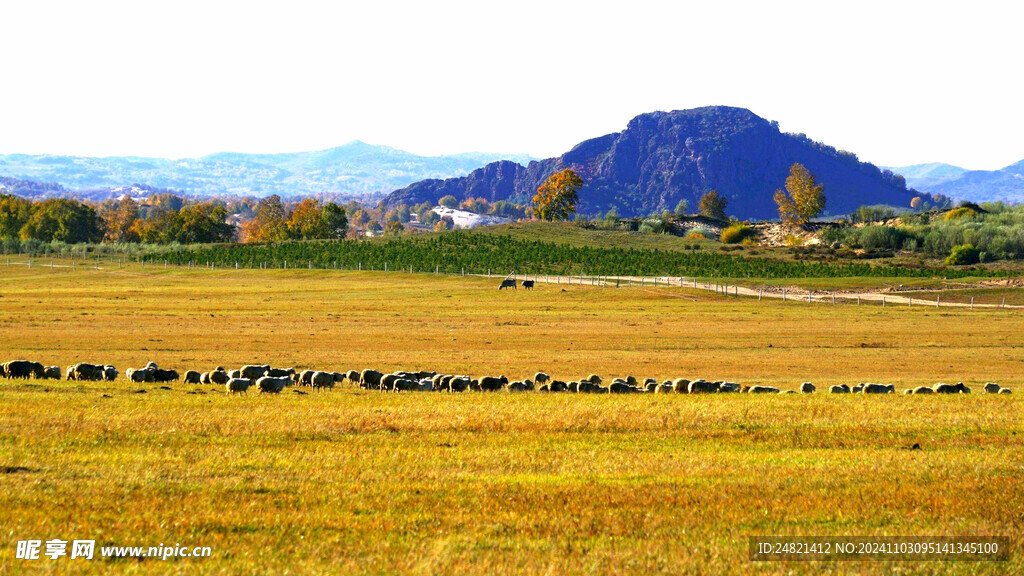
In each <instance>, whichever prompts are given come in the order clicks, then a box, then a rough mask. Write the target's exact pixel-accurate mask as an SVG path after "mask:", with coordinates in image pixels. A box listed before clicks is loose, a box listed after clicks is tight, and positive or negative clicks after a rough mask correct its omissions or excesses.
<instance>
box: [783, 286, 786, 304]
mask: <svg viewBox="0 0 1024 576" xmlns="http://www.w3.org/2000/svg"><path fill="white" fill-rule="evenodd" d="M786 292H787V290H786V289H785V288H783V289H782V301H783V302H785V301H786Z"/></svg>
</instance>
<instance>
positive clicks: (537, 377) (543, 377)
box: [533, 372, 551, 384]
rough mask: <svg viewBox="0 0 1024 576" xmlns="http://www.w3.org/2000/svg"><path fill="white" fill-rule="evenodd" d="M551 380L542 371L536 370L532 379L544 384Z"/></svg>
mask: <svg viewBox="0 0 1024 576" xmlns="http://www.w3.org/2000/svg"><path fill="white" fill-rule="evenodd" d="M550 380H551V377H550V376H548V375H547V374H545V373H543V372H537V373H536V374H534V375H533V381H534V382H536V383H537V384H545V383H547V382H548V381H550Z"/></svg>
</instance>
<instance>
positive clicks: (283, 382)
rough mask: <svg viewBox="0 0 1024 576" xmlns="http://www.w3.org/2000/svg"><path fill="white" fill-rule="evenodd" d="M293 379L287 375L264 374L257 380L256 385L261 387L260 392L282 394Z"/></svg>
mask: <svg viewBox="0 0 1024 576" xmlns="http://www.w3.org/2000/svg"><path fill="white" fill-rule="evenodd" d="M291 381H292V380H291V378H287V377H284V378H282V377H274V376H264V377H262V378H260V379H259V380H257V381H256V387H257V388H259V389H260V394H280V393H281V391H282V390H284V388H285V386H287V385H288V384H290V383H291Z"/></svg>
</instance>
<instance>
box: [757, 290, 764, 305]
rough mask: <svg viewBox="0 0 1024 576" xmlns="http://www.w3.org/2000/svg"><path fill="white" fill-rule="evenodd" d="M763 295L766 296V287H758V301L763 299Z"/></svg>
mask: <svg viewBox="0 0 1024 576" xmlns="http://www.w3.org/2000/svg"><path fill="white" fill-rule="evenodd" d="M762 296H764V288H758V289H757V301H758V302H760V301H761V297H762Z"/></svg>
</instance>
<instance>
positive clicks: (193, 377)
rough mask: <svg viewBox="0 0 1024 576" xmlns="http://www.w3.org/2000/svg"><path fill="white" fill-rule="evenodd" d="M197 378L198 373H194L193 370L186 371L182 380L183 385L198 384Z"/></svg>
mask: <svg viewBox="0 0 1024 576" xmlns="http://www.w3.org/2000/svg"><path fill="white" fill-rule="evenodd" d="M199 376H200V374H199V372H196V371H195V370H186V371H185V377H184V378H183V379H182V380H183V381H184V382H185V384H199V382H200V380H199Z"/></svg>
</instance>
